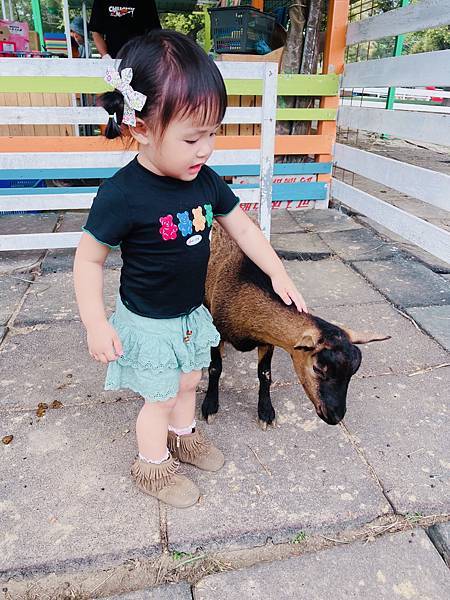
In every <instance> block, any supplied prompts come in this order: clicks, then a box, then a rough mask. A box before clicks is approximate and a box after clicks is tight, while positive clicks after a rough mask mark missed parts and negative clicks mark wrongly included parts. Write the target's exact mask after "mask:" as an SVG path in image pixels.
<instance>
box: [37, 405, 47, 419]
mask: <svg viewBox="0 0 450 600" xmlns="http://www.w3.org/2000/svg"><path fill="white" fill-rule="evenodd" d="M47 408H48V404H46V403H45V402H39V404H38V407H37V410H36V416H37V417H43V416H44V415H45V413H46V411H47Z"/></svg>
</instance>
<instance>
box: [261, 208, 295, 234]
mask: <svg viewBox="0 0 450 600" xmlns="http://www.w3.org/2000/svg"><path fill="white" fill-rule="evenodd" d="M252 215H253V216H254V217H256V218H257V213H256V211H255V212H254V213H252ZM270 230H271V232H272V233H273V234H277V233H289V232H292V231H298V232H300V231H301V230H302V229H301V227H300V226H299V224H298V222H297V220H296V219H295V217H294V213H292V212H290V211H288V210H286V209H285V208H284V209H283V208H281V209H277V210H274V211H273V212H272V223H271V226H270Z"/></svg>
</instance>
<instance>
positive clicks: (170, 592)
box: [105, 583, 192, 600]
mask: <svg viewBox="0 0 450 600" xmlns="http://www.w3.org/2000/svg"><path fill="white" fill-rule="evenodd" d="M105 600H192V593H191V587H190V586H189V585H188V584H187V583H173V584H168V585H161V586H158V587H155V588H152V589H148V590H141V591H139V592H131V593H129V594H123V595H120V596H111V597H109V598H105Z"/></svg>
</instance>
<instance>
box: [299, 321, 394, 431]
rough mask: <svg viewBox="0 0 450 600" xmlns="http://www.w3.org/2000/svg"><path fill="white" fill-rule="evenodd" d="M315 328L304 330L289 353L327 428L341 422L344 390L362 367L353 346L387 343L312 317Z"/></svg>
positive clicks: (366, 334) (381, 338)
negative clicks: (377, 342)
mask: <svg viewBox="0 0 450 600" xmlns="http://www.w3.org/2000/svg"><path fill="white" fill-rule="evenodd" d="M312 318H313V321H314V326H311V327H310V328H307V329H305V331H304V332H303V333H302V335H301V338H300V339H299V340H298V341H297V342H296V343H295V345H294V348H293V349H291V351H290V353H291V356H292V360H293V363H294V368H295V371H296V373H297V375H298V377H299V379H300V382H301V383H302V385H303V388H304V389H305V392H306V394H307V396H308V397H309V399H310V400H311V402H312V403H313V404H314V408H315V409H316V412H317V414H318V415H319V417H320V418H321V419H322V420H323V421H325V423H328V424H329V425H336V424H337V423H339V421H341V420H342V419H343V418H344V416H345V412H346V410H347V389H348V384H349V383H350V379H351V377H352V375H354V374H355V373H356V371H357V370H358V369H359V366H360V364H361V358H362V356H361V350H360V349H359V348H358V347H357V346H355V344H366V343H368V342H375V341H381V340H386V339H389V337H390V336H382V335H376V334H370V333H357V332H355V331H351V330H350V329H343V328H341V327H338V326H337V325H333V324H331V323H328V322H327V321H324V320H323V319H319V318H318V317H312Z"/></svg>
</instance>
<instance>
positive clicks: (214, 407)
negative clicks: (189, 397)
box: [202, 342, 223, 423]
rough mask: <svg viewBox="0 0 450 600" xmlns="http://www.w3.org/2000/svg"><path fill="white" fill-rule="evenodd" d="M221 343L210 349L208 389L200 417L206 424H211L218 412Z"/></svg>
mask: <svg viewBox="0 0 450 600" xmlns="http://www.w3.org/2000/svg"><path fill="white" fill-rule="evenodd" d="M222 352H223V342H220V344H219V345H218V346H217V347H216V348H211V363H210V365H209V367H208V375H209V378H208V389H207V391H206V395H205V399H204V400H203V404H202V415H203V418H204V419H205V421H206V422H207V423H212V422H213V420H214V417H215V415H216V414H217V412H218V410H219V379H220V375H221V373H222Z"/></svg>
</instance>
